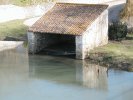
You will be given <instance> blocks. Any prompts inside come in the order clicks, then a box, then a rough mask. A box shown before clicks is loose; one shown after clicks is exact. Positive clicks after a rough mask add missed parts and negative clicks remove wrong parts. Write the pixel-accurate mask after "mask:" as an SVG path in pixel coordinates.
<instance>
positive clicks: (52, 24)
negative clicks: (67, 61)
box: [27, 3, 108, 59]
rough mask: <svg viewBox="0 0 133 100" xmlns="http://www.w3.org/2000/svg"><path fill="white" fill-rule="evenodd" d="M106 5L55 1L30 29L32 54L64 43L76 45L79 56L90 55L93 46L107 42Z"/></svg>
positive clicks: (75, 49)
mask: <svg viewBox="0 0 133 100" xmlns="http://www.w3.org/2000/svg"><path fill="white" fill-rule="evenodd" d="M107 8H108V5H104V4H75V3H56V4H55V5H54V7H53V8H52V9H51V10H49V11H48V12H47V13H46V14H44V15H43V16H42V17H41V18H40V19H39V20H38V21H36V22H35V24H33V25H32V26H31V27H30V28H29V30H28V33H27V34H28V44H29V53H32V54H36V53H38V52H40V51H42V50H44V49H45V48H47V47H49V46H50V45H51V46H54V45H55V44H57V45H58V46H60V44H58V43H64V44H63V45H64V46H65V47H66V48H71V45H74V52H75V54H76V59H85V58H87V57H88V56H89V51H90V50H91V49H94V48H95V47H98V46H102V45H105V44H107V43H108V9H107ZM64 41H65V42H64ZM65 43H66V44H65Z"/></svg>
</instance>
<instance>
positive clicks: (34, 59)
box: [0, 46, 133, 100]
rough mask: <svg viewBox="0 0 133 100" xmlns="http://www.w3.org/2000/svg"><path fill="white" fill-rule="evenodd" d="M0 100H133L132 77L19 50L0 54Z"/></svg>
mask: <svg viewBox="0 0 133 100" xmlns="http://www.w3.org/2000/svg"><path fill="white" fill-rule="evenodd" d="M0 100H133V73H129V72H125V71H118V70H107V68H105V67H102V66H99V65H96V64H91V63H90V62H89V61H87V60H85V61H80V60H74V59H71V58H65V57H52V56H46V55H34V56H28V52H27V49H26V48H22V46H19V47H18V48H16V49H14V50H8V51H3V52H0Z"/></svg>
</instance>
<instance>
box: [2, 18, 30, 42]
mask: <svg viewBox="0 0 133 100" xmlns="http://www.w3.org/2000/svg"><path fill="white" fill-rule="evenodd" d="M27 28H28V27H26V26H25V25H23V20H14V21H10V22H6V23H1V24H0V40H4V39H6V38H7V37H14V38H22V37H24V36H25V35H26V32H27Z"/></svg>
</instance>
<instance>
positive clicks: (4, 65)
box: [0, 46, 29, 91]
mask: <svg viewBox="0 0 133 100" xmlns="http://www.w3.org/2000/svg"><path fill="white" fill-rule="evenodd" d="M20 48H21V50H20ZM28 78H29V61H28V53H27V49H25V48H23V49H22V47H21V46H19V47H18V48H16V49H12V50H7V51H1V52H0V91H1V90H2V88H3V89H5V88H6V89H10V88H11V87H13V86H16V85H17V84H22V83H23V82H24V81H27V80H28Z"/></svg>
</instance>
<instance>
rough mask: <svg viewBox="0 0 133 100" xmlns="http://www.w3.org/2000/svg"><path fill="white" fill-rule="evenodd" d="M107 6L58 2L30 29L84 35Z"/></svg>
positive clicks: (41, 31) (40, 31)
mask: <svg viewBox="0 0 133 100" xmlns="http://www.w3.org/2000/svg"><path fill="white" fill-rule="evenodd" d="M107 7H108V5H99V4H73V3H57V4H55V6H54V7H53V8H52V9H51V10H50V11H48V12H47V13H46V14H45V15H43V16H42V17H41V18H40V19H39V20H38V21H37V22H36V23H35V24H33V26H32V27H30V28H29V31H31V32H39V33H52V34H53V33H55V34H69V35H82V33H83V32H84V31H85V30H86V29H87V27H88V26H89V25H90V24H91V23H92V22H94V21H95V20H96V19H97V18H98V16H99V15H100V14H101V13H102V12H103V11H104V10H105V9H107Z"/></svg>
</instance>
